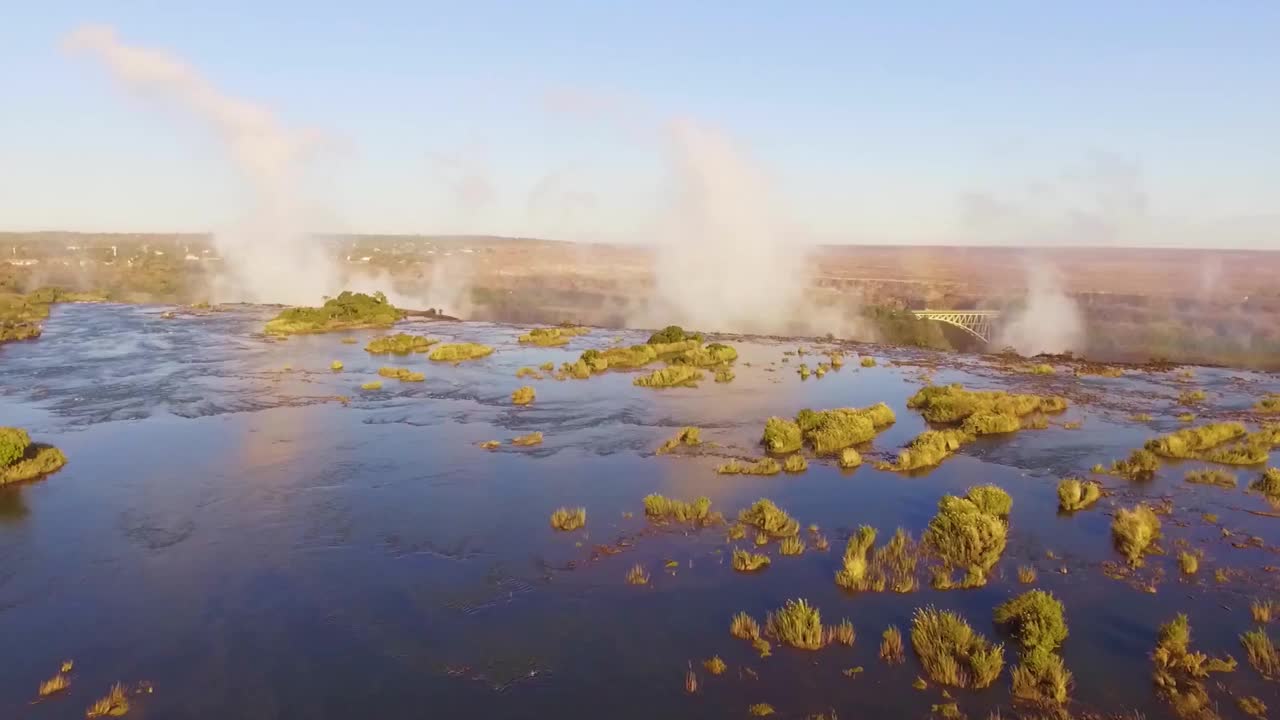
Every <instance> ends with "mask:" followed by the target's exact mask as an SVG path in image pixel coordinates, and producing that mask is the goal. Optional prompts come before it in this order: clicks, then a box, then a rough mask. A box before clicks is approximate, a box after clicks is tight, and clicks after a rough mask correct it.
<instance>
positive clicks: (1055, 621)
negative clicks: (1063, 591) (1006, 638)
mask: <svg viewBox="0 0 1280 720" xmlns="http://www.w3.org/2000/svg"><path fill="white" fill-rule="evenodd" d="M995 621H996V623H997V624H999V625H1008V626H1010V628H1011V629H1012V631H1013V635H1014V637H1016V638H1017V639H1018V642H1019V644H1021V646H1022V649H1023V650H1028V651H1030V650H1035V649H1044V650H1048V651H1051V652H1052V651H1054V650H1057V649H1058V647H1059V646H1060V645H1062V641H1063V640H1066V639H1067V621H1066V613H1065V610H1064V608H1063V607H1062V602H1061V601H1059V600H1058V599H1057V598H1055V597H1054V596H1053V595H1052V594H1051V593H1048V592H1045V591H1044V590H1028V591H1027V592H1025V593H1023V594H1021V595H1019V596H1017V597H1015V598H1013V599H1011V600H1008V601H1006V602H1004V603H1001V604H1000V605H998V606H997V607H996V609H995Z"/></svg>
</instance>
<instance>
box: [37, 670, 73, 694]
mask: <svg viewBox="0 0 1280 720" xmlns="http://www.w3.org/2000/svg"><path fill="white" fill-rule="evenodd" d="M65 673H66V671H65V670H64V671H63V672H60V673H58V674H57V675H54V676H53V677H51V678H49V679H48V680H45V681H44V682H42V683H40V688H39V690H38V692H39V693H40V697H49V696H50V695H53V694H55V693H60V692H62V691H63V690H66V689H67V688H69V687H71V679H70V678H68V677H67V676H66V674H65Z"/></svg>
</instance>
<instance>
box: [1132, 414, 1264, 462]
mask: <svg viewBox="0 0 1280 720" xmlns="http://www.w3.org/2000/svg"><path fill="white" fill-rule="evenodd" d="M1246 432H1247V431H1246V430H1245V427H1244V425H1241V424H1240V423H1238V422H1224V423H1210V424H1208V425H1201V426H1199V427H1190V428H1185V429H1183V430H1179V431H1177V432H1175V433H1170V434H1169V435H1162V436H1160V437H1157V438H1152V439H1150V440H1148V441H1147V442H1146V444H1145V445H1143V447H1144V448H1146V449H1147V450H1150V451H1151V452H1153V453H1155V454H1156V455H1160V456H1162V457H1167V458H1183V459H1190V458H1201V457H1202V456H1203V454H1204V453H1205V451H1207V450H1211V449H1213V448H1215V447H1218V446H1219V445H1222V444H1223V443H1227V442H1230V441H1231V440H1235V439H1237V438H1241V437H1244V436H1245V434H1246Z"/></svg>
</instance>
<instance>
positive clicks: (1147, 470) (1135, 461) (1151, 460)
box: [1111, 448, 1160, 480]
mask: <svg viewBox="0 0 1280 720" xmlns="http://www.w3.org/2000/svg"><path fill="white" fill-rule="evenodd" d="M1159 469H1160V459H1159V458H1158V457H1156V454H1155V453H1153V452H1151V451H1150V450H1147V449H1146V448H1138V449H1137V450H1134V451H1133V452H1132V453H1131V454H1130V455H1129V457H1128V458H1126V459H1124V460H1117V461H1115V463H1114V464H1112V466H1111V470H1112V472H1114V473H1116V474H1117V475H1120V476H1121V477H1125V478H1128V479H1130V480H1150V479H1151V478H1152V477H1154V476H1155V474H1156V471H1157V470H1159Z"/></svg>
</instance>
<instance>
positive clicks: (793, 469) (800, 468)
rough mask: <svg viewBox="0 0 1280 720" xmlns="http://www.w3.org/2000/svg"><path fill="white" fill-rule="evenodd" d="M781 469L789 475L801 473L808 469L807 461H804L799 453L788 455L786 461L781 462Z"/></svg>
mask: <svg viewBox="0 0 1280 720" xmlns="http://www.w3.org/2000/svg"><path fill="white" fill-rule="evenodd" d="M782 469H783V470H785V471H787V472H789V473H801V472H804V471H805V470H808V469H809V461H808V460H805V459H804V456H803V455H801V454H800V453H796V454H794V455H788V456H787V459H786V460H783V461H782Z"/></svg>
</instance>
